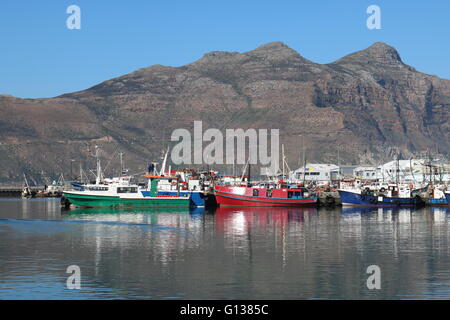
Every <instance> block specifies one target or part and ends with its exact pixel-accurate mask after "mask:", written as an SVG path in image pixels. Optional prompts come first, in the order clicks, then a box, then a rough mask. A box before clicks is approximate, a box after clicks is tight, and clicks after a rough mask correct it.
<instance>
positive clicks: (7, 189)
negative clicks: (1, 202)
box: [0, 185, 43, 197]
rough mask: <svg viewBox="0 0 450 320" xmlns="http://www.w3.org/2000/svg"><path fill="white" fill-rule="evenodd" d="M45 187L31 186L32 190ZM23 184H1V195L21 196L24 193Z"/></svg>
mask: <svg viewBox="0 0 450 320" xmlns="http://www.w3.org/2000/svg"><path fill="white" fill-rule="evenodd" d="M42 189H43V187H30V190H31V191H35V192H38V191H39V190H42ZM22 190H23V186H20V185H18V186H0V197H20V196H21V194H22Z"/></svg>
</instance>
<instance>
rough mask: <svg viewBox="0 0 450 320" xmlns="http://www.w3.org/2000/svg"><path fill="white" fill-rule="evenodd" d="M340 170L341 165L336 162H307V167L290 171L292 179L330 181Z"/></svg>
mask: <svg viewBox="0 0 450 320" xmlns="http://www.w3.org/2000/svg"><path fill="white" fill-rule="evenodd" d="M338 172H339V167H338V166H336V165H334V164H321V163H307V164H306V166H305V167H301V168H298V169H297V170H294V171H291V172H290V173H289V178H290V180H291V181H303V180H305V181H307V182H311V181H316V182H324V183H326V182H330V181H331V179H332V175H333V174H334V175H335V174H336V173H338Z"/></svg>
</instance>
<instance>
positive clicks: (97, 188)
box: [88, 187, 108, 191]
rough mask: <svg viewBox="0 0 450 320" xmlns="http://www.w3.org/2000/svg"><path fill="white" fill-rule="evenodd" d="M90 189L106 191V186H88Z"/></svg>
mask: <svg viewBox="0 0 450 320" xmlns="http://www.w3.org/2000/svg"><path fill="white" fill-rule="evenodd" d="M88 190H90V191H108V187H89V188H88Z"/></svg>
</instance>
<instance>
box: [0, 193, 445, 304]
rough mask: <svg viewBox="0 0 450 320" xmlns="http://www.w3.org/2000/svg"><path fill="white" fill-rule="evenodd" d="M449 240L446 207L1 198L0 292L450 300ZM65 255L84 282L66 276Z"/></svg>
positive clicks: (0, 295) (24, 295)
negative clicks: (110, 205) (136, 205)
mask: <svg viewBox="0 0 450 320" xmlns="http://www.w3.org/2000/svg"><path fill="white" fill-rule="evenodd" d="M449 248H450V211H449V209H447V208H423V209H418V210H414V209H386V208H379V209H378V208H370V209H356V208H352V209H345V208H344V209H341V208H335V209H316V208H304V209H287V208H275V209H274V208H264V209H263V208H257V209H255V208H253V209H252V208H222V209H217V211H215V212H208V211H205V210H203V209H197V210H194V211H189V210H184V209H183V210H176V211H173V210H172V211H170V210H168V209H164V210H142V209H139V210H108V209H102V210H101V209H76V210H70V211H64V210H63V211H62V210H61V208H60V205H59V199H33V200H21V199H5V198H0V299H111V298H114V299H448V298H450V254H449V253H450V252H449V251H450V250H449ZM70 265H77V266H79V267H80V270H81V289H80V290H69V289H67V287H66V280H67V277H68V276H69V274H67V273H66V269H67V267H68V266H70ZM370 265H378V266H379V267H380V269H381V289H380V290H369V289H368V288H367V286H366V281H367V278H368V277H369V276H370V274H367V273H366V269H367V267H368V266H370Z"/></svg>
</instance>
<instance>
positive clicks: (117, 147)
mask: <svg viewBox="0 0 450 320" xmlns="http://www.w3.org/2000/svg"><path fill="white" fill-rule="evenodd" d="M118 150H119V145H118V144H117V145H116V150H115V151H114V153H113V154H112V156H111V157H110V158H109V161H108V163H107V164H106V167H105V168H104V169H103V172H106V170H107V169H108V167H109V165H110V164H111V161H112V159H113V158H114V156H115V155H116V153H117V151H118Z"/></svg>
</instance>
